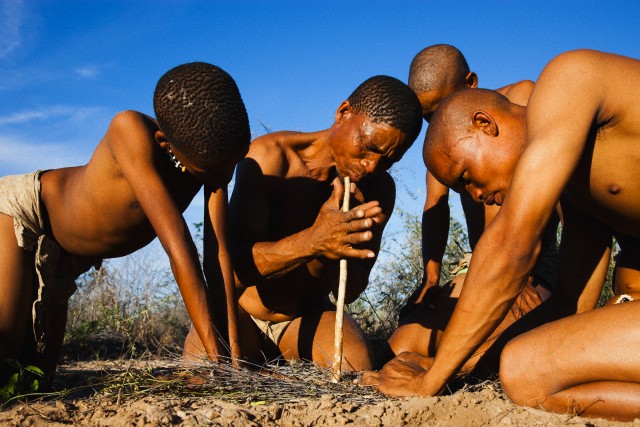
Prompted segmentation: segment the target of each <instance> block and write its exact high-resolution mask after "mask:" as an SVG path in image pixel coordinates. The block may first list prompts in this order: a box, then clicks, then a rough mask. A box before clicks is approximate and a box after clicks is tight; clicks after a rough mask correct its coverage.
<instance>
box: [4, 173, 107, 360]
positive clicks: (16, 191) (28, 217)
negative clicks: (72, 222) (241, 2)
mask: <svg viewBox="0 0 640 427" xmlns="http://www.w3.org/2000/svg"><path fill="white" fill-rule="evenodd" d="M42 173H43V172H42V171H37V172H34V173H31V174H27V175H10V176H5V177H2V178H0V213H2V214H5V215H7V216H10V217H12V218H13V228H14V231H15V235H16V240H17V242H18V246H19V247H21V248H23V249H25V250H28V251H35V264H34V269H35V272H36V275H37V278H38V294H37V296H36V299H35V301H34V302H33V307H32V310H31V314H32V323H33V334H34V338H35V342H36V349H37V350H38V351H39V352H41V353H42V352H44V349H45V347H46V344H47V335H48V332H49V324H50V321H49V315H50V313H51V311H52V309H53V308H54V307H60V306H62V305H65V304H66V303H67V301H68V299H69V297H70V296H71V295H72V294H73V293H74V292H75V291H76V283H75V279H77V278H78V276H80V275H81V274H82V273H84V272H86V271H88V270H89V269H90V268H91V267H95V268H100V265H101V261H99V260H98V261H96V260H95V259H91V260H90V259H87V258H83V257H79V256H75V255H71V254H69V253H67V252H66V251H65V250H64V249H62V247H60V245H58V243H57V242H56V241H55V239H53V238H52V237H50V236H47V235H45V223H44V222H45V220H46V211H45V208H44V204H43V203H42V199H41V198H40V192H41V189H42V188H41V185H40V176H41V175H42Z"/></svg>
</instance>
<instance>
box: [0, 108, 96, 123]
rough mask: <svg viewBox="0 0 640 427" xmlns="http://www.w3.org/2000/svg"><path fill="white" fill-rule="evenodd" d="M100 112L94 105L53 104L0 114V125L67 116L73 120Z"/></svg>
mask: <svg viewBox="0 0 640 427" xmlns="http://www.w3.org/2000/svg"><path fill="white" fill-rule="evenodd" d="M99 112H100V109H99V108H95V107H80V108H77V107H68V106H65V105H54V106H51V107H46V108H38V109H33V110H25V111H18V112H15V113H11V114H7V115H4V116H0V126H3V125H19V124H25V123H29V122H33V121H46V120H50V119H58V118H61V117H62V118H67V119H70V120H73V121H78V120H82V119H84V118H86V117H89V116H93V115H96V114H97V113H99Z"/></svg>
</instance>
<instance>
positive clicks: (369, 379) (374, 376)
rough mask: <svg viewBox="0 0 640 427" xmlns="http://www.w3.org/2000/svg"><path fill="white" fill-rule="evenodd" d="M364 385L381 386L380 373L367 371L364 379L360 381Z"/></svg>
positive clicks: (363, 375) (363, 376)
mask: <svg viewBox="0 0 640 427" xmlns="http://www.w3.org/2000/svg"><path fill="white" fill-rule="evenodd" d="M358 383H359V384H362V385H370V386H376V385H379V384H380V373H379V372H375V371H365V372H364V374H362V379H361V380H360V381H358Z"/></svg>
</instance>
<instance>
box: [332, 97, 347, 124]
mask: <svg viewBox="0 0 640 427" xmlns="http://www.w3.org/2000/svg"><path fill="white" fill-rule="evenodd" d="M349 115H351V103H350V102H349V101H348V100H347V101H342V104H340V106H339V107H338V109H337V110H336V117H335V120H336V123H342V121H343V120H344V119H346V118H347V117H349Z"/></svg>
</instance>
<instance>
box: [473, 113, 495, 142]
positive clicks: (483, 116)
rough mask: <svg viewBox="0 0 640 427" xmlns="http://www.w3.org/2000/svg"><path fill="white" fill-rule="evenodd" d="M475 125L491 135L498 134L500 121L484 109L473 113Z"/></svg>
mask: <svg viewBox="0 0 640 427" xmlns="http://www.w3.org/2000/svg"><path fill="white" fill-rule="evenodd" d="M473 126H474V127H475V128H477V129H478V130H480V131H482V132H484V133H485V134H487V135H489V136H494V137H495V136H498V123H496V121H495V120H494V119H493V117H492V116H491V115H489V114H488V113H485V112H484V111H476V112H475V113H473Z"/></svg>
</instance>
